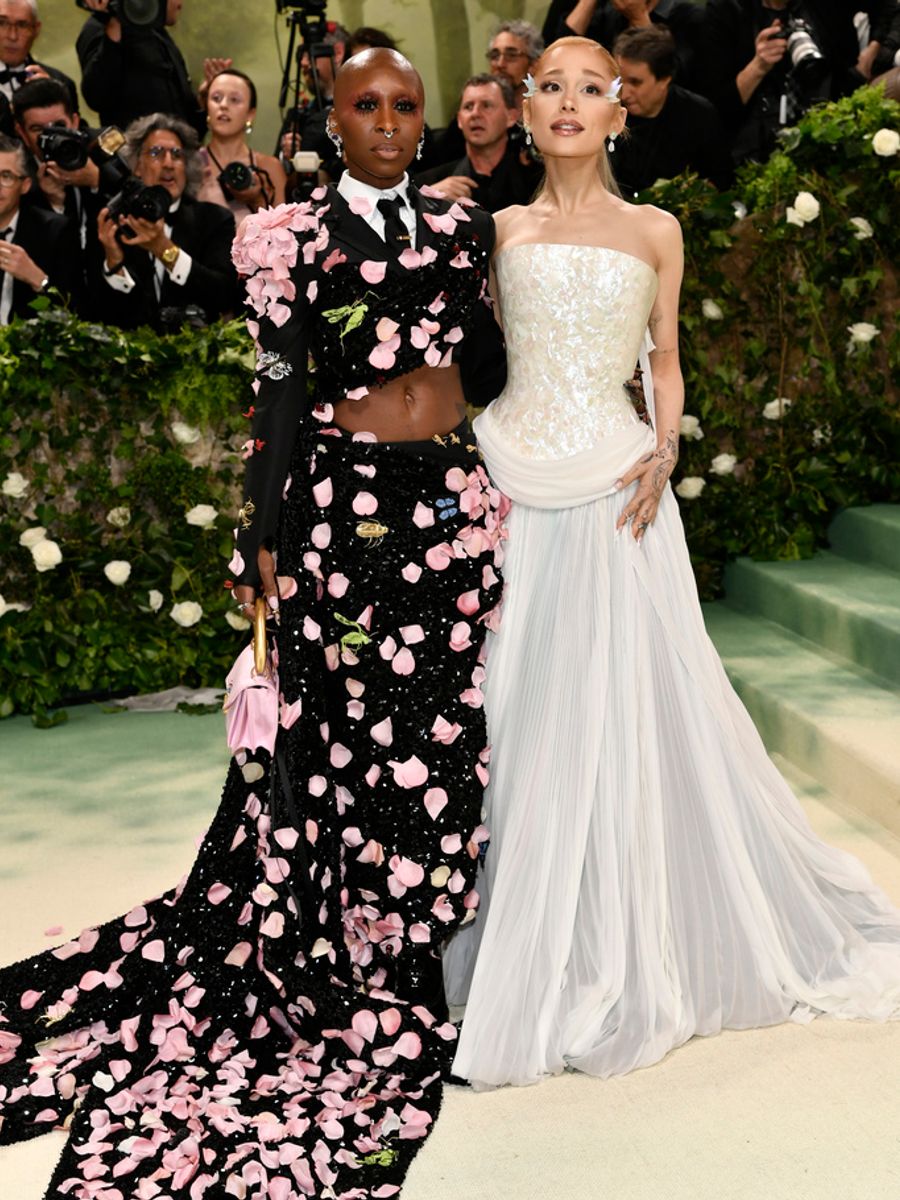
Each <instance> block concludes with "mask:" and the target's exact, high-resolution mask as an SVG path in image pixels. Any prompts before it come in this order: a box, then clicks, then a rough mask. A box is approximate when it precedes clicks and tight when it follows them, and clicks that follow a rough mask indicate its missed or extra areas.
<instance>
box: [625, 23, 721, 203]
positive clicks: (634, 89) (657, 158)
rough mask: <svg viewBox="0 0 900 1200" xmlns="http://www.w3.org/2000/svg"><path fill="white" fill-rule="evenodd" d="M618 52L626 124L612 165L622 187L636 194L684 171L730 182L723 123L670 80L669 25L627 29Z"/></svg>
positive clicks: (672, 50) (706, 105)
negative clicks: (623, 135)
mask: <svg viewBox="0 0 900 1200" xmlns="http://www.w3.org/2000/svg"><path fill="white" fill-rule="evenodd" d="M614 54H615V56H616V60H617V61H618V64H619V70H620V72H621V77H622V92H621V96H620V99H621V101H622V104H623V105H624V106H625V108H626V109H627V111H628V124H627V126H626V130H627V132H626V136H625V137H621V138H619V139H618V140H617V142H616V152H615V154H613V155H612V156H611V157H610V165H611V167H612V169H613V172H614V174H615V176H616V181H617V182H618V184H619V187H620V188H621V189H622V191H623V193H624V194H626V195H631V194H634V195H636V194H637V193H638V192H642V191H643V190H644V188H648V187H650V186H651V185H652V184H654V183H655V182H656V180H657V179H673V178H674V177H675V176H676V175H680V174H681V173H682V171H696V173H697V174H698V175H699V176H700V177H701V178H703V179H709V180H710V181H711V182H712V183H714V184H715V185H716V187H718V188H726V187H728V186H729V184H730V183H731V177H732V166H731V155H730V153H729V142H728V137H727V135H726V133H725V129H724V126H723V125H722V122H721V121H720V120H719V117H718V115H717V113H716V110H715V108H714V107H713V106H712V104H710V102H709V101H708V100H706V99H705V98H704V97H703V96H698V95H697V94H696V92H690V91H688V90H687V88H683V87H679V86H678V84H675V83H673V82H672V76H673V75H674V73H675V63H676V48H675V39H674V38H673V37H672V35H671V33H669V31H668V29H664V28H663V27H662V26H661V25H651V26H649V27H648V28H646V29H626V31H625V32H624V33H622V34H620V35H619V37H618V38H617V40H616V44H615V48H614Z"/></svg>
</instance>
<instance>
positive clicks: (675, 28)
mask: <svg viewBox="0 0 900 1200" xmlns="http://www.w3.org/2000/svg"><path fill="white" fill-rule="evenodd" d="M660 24H662V25H664V26H665V27H666V29H668V30H669V32H670V33H671V34H672V37H673V38H674V39H675V47H676V70H675V82H676V83H678V84H680V85H681V86H682V87H686V88H694V89H695V90H697V91H699V90H700V89H699V88H698V87H697V58H698V55H699V53H700V46H701V42H702V25H703V9H702V6H701V5H699V4H697V3H695V2H694V0H552V3H551V5H550V9H549V11H548V13H547V17H546V19H545V21H544V40H545V41H547V42H552V41H553V40H554V39H555V38H559V37H566V36H568V35H570V34H573V33H577V34H580V35H581V36H583V37H589V38H593V39H594V41H595V42H599V43H600V45H601V46H605V47H606V49H607V50H609V51H610V53H612V50H613V46H614V44H615V42H616V39H617V38H619V37H621V35H622V34H623V33H624V32H625V31H626V30H629V29H652V28H653V27H654V26H655V25H660Z"/></svg>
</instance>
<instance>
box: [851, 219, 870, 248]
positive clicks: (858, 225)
mask: <svg viewBox="0 0 900 1200" xmlns="http://www.w3.org/2000/svg"><path fill="white" fill-rule="evenodd" d="M848 224H850V225H852V226H853V229H854V234H853V236H854V237H855V238H856V240H857V241H858V242H862V241H864V240H865V239H866V238H870V237H872V236H873V234H874V233H875V230H874V229H873V228H872V225H871V223H870V222H869V221H867V220H866V218H865V217H851V218H850V220H849V222H848Z"/></svg>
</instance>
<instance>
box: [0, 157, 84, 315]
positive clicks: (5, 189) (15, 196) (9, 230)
mask: <svg viewBox="0 0 900 1200" xmlns="http://www.w3.org/2000/svg"><path fill="white" fill-rule="evenodd" d="M30 187H31V176H30V175H29V174H28V170H27V163H26V159H25V151H24V150H23V149H22V147H21V145H20V144H19V143H18V142H17V141H15V140H14V139H13V138H8V137H6V135H5V134H0V325H8V324H9V323H10V321H11V320H12V319H13V317H30V316H33V315H34V314H33V313H32V312H31V310H30V309H29V307H28V306H29V304H30V303H31V301H32V300H34V298H35V296H39V295H41V294H42V293H44V292H48V291H49V290H50V289H51V288H57V289H59V291H60V292H62V293H63V295H64V296H66V297H68V298H71V299H72V300H73V301H74V302H76V303H77V302H78V300H79V299H80V267H79V255H78V244H77V240H76V234H75V229H74V226H73V225H72V224H71V222H70V221H68V220H67V219H66V218H65V217H60V216H57V215H56V214H54V213H47V212H40V211H38V210H37V209H33V208H23V207H22V203H21V201H22V197H23V196H24V195H26V194H27V192H28V189H29V188H30Z"/></svg>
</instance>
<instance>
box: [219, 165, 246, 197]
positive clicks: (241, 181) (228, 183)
mask: <svg viewBox="0 0 900 1200" xmlns="http://www.w3.org/2000/svg"><path fill="white" fill-rule="evenodd" d="M218 182H219V187H221V188H222V190H223V191H228V192H246V191H247V189H248V188H251V187H253V168H252V167H248V166H247V164H246V163H242V162H230V163H228V165H227V166H225V167H223V168H222V170H221V172H220V174H219V176H218Z"/></svg>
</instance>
